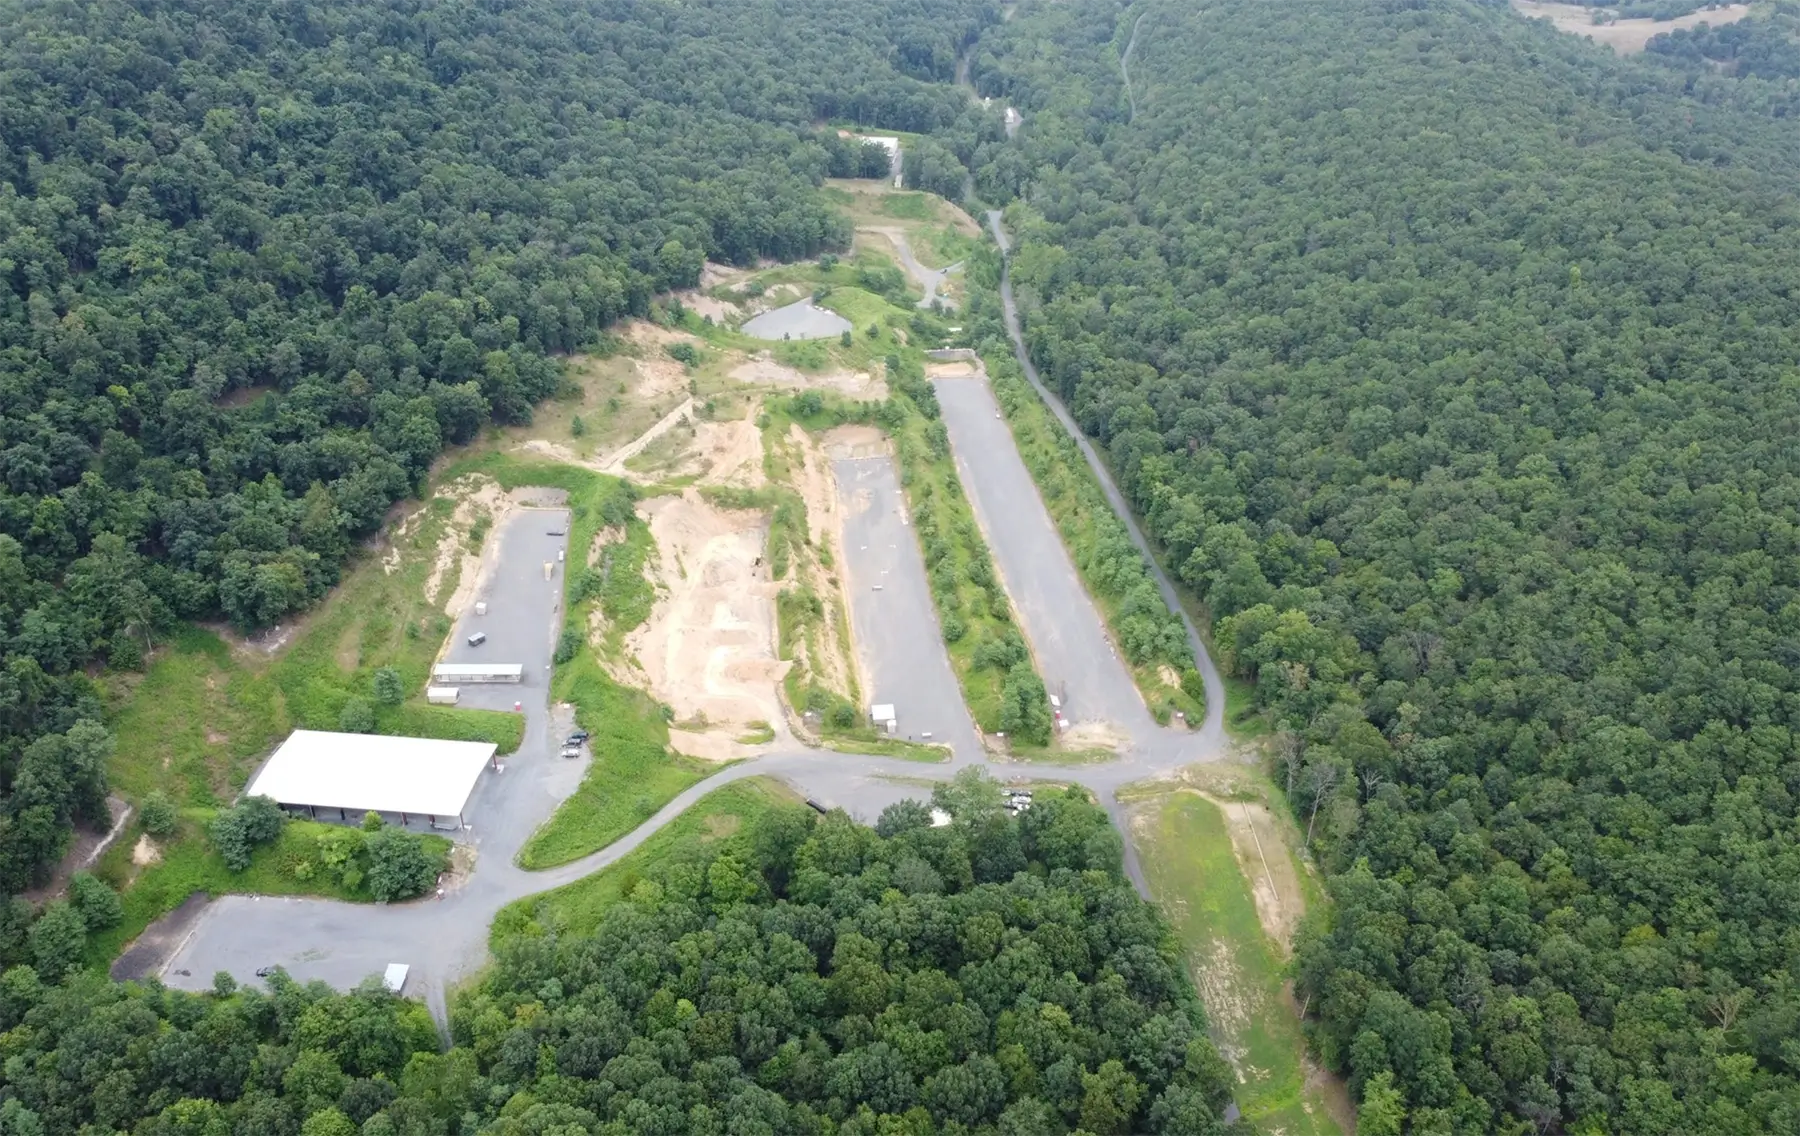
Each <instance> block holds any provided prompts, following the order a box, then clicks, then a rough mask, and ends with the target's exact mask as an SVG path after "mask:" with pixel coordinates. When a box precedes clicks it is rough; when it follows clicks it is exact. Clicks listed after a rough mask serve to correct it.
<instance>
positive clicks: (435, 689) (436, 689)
mask: <svg viewBox="0 0 1800 1136" xmlns="http://www.w3.org/2000/svg"><path fill="white" fill-rule="evenodd" d="M456 691H457V688H456V687H454V686H428V687H426V688H425V701H427V702H430V703H432V704H433V705H437V706H454V705H456Z"/></svg>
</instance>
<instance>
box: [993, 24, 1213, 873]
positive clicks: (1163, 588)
mask: <svg viewBox="0 0 1800 1136" xmlns="http://www.w3.org/2000/svg"><path fill="white" fill-rule="evenodd" d="M1140 18H1141V17H1140ZM987 220H988V230H989V231H990V232H992V233H993V234H994V243H996V244H998V245H999V246H1000V252H1001V255H1002V257H1005V256H1006V255H1007V254H1008V253H1010V252H1011V250H1012V242H1011V241H1009V240H1008V239H1007V237H1006V230H1005V229H1002V228H1001V227H1000V212H999V210H990V211H989V212H988V215H987ZM1001 263H1002V265H1003V266H1006V267H1004V268H1003V270H1002V272H1001V274H1000V308H1001V316H1002V318H1003V319H1004V320H1005V322H1006V334H1007V337H1008V338H1010V339H1011V340H1012V345H1013V355H1014V357H1016V358H1017V359H1018V360H1019V366H1020V368H1021V369H1023V370H1024V372H1025V378H1026V380H1027V381H1028V382H1030V383H1031V385H1032V387H1033V388H1034V389H1036V391H1037V392H1038V397H1039V398H1042V399H1043V400H1044V405H1045V406H1048V407H1049V408H1050V413H1051V414H1053V415H1055V416H1056V421H1057V422H1058V423H1060V424H1061V426H1062V428H1063V430H1064V432H1066V433H1067V434H1068V435H1069V437H1071V438H1073V439H1075V445H1076V446H1077V447H1078V448H1079V449H1080V450H1081V456H1082V457H1084V458H1086V459H1087V463H1088V468H1089V469H1091V470H1093V471H1094V476H1095V477H1096V478H1098V479H1099V480H1100V488H1101V489H1102V490H1104V491H1105V493H1106V500H1107V503H1108V504H1110V505H1111V506H1112V508H1113V512H1115V513H1117V514H1118V516H1119V519H1120V520H1121V521H1124V522H1125V531H1126V532H1128V533H1130V534H1131V543H1133V544H1135V545H1137V547H1138V551H1139V552H1141V553H1143V554H1144V559H1145V561H1147V562H1148V563H1149V565H1150V575H1151V576H1152V577H1154V578H1155V580H1156V587H1157V590H1158V591H1160V592H1161V593H1162V597H1163V602H1164V603H1166V604H1168V605H1169V610H1170V611H1173V612H1174V613H1175V614H1176V615H1178V616H1180V617H1181V624H1182V626H1183V627H1185V628H1186V629H1187V635H1188V646H1189V648H1191V649H1192V650H1193V652H1194V665H1195V667H1197V668H1198V669H1199V671H1200V677H1201V679H1202V680H1203V681H1204V682H1205V684H1206V721H1205V723H1204V724H1203V725H1202V726H1201V728H1200V731H1199V733H1200V737H1201V740H1202V741H1203V742H1204V743H1205V749H1206V752H1207V753H1209V754H1212V753H1217V752H1218V751H1220V750H1222V749H1223V748H1224V745H1225V681H1224V679H1222V678H1220V677H1219V668H1218V666H1217V665H1215V664H1214V663H1213V659H1212V655H1211V654H1210V653H1209V652H1208V651H1207V649H1206V641H1205V640H1204V639H1202V638H1201V637H1200V629H1199V628H1198V627H1195V626H1194V620H1193V618H1192V617H1191V616H1189V615H1188V613H1187V608H1185V607H1183V606H1182V604H1181V597H1180V596H1179V595H1177V594H1176V592H1175V585H1174V583H1173V581H1171V580H1170V579H1169V574H1168V573H1167V572H1165V571H1163V567H1162V565H1161V564H1160V563H1159V562H1158V561H1157V559H1156V556H1155V555H1154V554H1153V553H1152V552H1151V551H1150V542H1149V541H1148V540H1146V539H1144V530H1143V529H1142V527H1140V526H1139V525H1138V522H1137V517H1135V516H1133V515H1132V512H1131V507H1130V506H1129V505H1127V504H1126V502H1125V495H1124V494H1123V493H1120V492H1119V487H1118V486H1117V485H1114V484H1113V478H1112V471H1111V470H1110V469H1108V468H1107V467H1106V463H1105V462H1104V461H1102V460H1101V459H1100V455H1099V453H1098V452H1097V451H1096V450H1095V449H1094V444H1093V443H1092V442H1090V441H1088V438H1087V435H1086V434H1083V433H1082V432H1081V427H1079V426H1077V425H1076V424H1075V419H1074V417H1073V416H1072V415H1070V413H1069V408H1068V407H1066V406H1064V405H1063V404H1062V399H1060V398H1058V397H1057V396H1056V395H1055V394H1054V393H1053V392H1052V391H1051V390H1050V388H1049V387H1047V386H1045V385H1044V380H1043V379H1042V378H1041V377H1039V375H1038V371H1037V367H1036V366H1034V365H1033V364H1032V362H1031V356H1030V355H1029V354H1027V353H1026V351H1025V338H1024V335H1023V333H1022V332H1021V330H1020V327H1019V307H1018V305H1017V304H1016V303H1014V302H1013V290H1012V273H1011V268H1010V263H1011V262H1010V261H1009V260H1004V259H1003V260H1002V262H1001ZM1126 843H1127V844H1128V845H1129V843H1130V842H1129V841H1127V842H1126Z"/></svg>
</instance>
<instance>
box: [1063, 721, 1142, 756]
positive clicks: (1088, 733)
mask: <svg viewBox="0 0 1800 1136" xmlns="http://www.w3.org/2000/svg"><path fill="white" fill-rule="evenodd" d="M1130 742H1131V738H1130V737H1129V736H1128V735H1127V734H1126V733H1125V731H1123V730H1121V729H1119V728H1118V727H1117V726H1115V725H1113V724H1112V723H1111V722H1075V723H1072V724H1071V725H1070V726H1069V728H1068V729H1066V730H1064V731H1063V732H1062V734H1061V736H1060V739H1059V741H1058V742H1057V744H1058V746H1060V747H1061V748H1062V749H1113V750H1116V749H1122V748H1123V747H1125V746H1126V745H1128V744H1130Z"/></svg>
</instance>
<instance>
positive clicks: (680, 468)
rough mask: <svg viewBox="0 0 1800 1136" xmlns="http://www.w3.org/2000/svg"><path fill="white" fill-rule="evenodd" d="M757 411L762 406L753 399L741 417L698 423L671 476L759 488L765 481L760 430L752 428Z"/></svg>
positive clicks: (714, 483)
mask: <svg viewBox="0 0 1800 1136" xmlns="http://www.w3.org/2000/svg"><path fill="white" fill-rule="evenodd" d="M761 410H762V404H761V403H758V402H756V401H754V400H753V401H752V402H751V403H750V408H749V412H748V413H747V414H745V415H744V416H743V417H742V418H731V419H727V420H726V421H724V422H701V423H698V424H697V425H696V426H695V427H694V435H693V438H692V439H691V440H690V441H689V442H688V444H687V446H686V448H685V449H684V450H683V451H682V453H681V454H680V456H679V458H678V461H677V463H676V465H675V467H674V468H673V470H671V474H672V475H673V476H675V477H687V476H693V477H697V478H698V481H699V484H701V485H730V486H735V487H737V488H740V489H756V488H759V487H761V486H762V485H763V484H764V482H765V481H766V478H765V477H764V475H763V446H762V431H761V430H758V429H757V428H756V416H757V414H759V413H760V412H761Z"/></svg>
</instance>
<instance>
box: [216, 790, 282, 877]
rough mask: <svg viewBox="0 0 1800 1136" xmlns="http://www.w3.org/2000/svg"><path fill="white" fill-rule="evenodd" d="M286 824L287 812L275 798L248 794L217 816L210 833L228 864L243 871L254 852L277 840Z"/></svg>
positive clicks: (234, 869) (248, 864) (229, 866)
mask: <svg viewBox="0 0 1800 1136" xmlns="http://www.w3.org/2000/svg"><path fill="white" fill-rule="evenodd" d="M286 823H287V814H286V813H284V812H282V811H281V806H280V805H278V804H276V803H275V802H274V801H272V800H270V799H269V798H267V797H245V798H244V799H243V801H241V802H239V804H238V806H237V807H236V808H233V809H226V810H225V811H224V812H222V813H220V814H219V815H218V816H216V817H214V818H213V822H212V824H211V825H210V826H209V827H208V828H207V835H208V836H210V837H212V842H213V847H215V848H217V849H218V850H219V856H220V858H221V859H223V860H224V861H225V866H226V867H227V868H229V869H231V870H232V871H234V872H241V871H243V870H244V869H245V868H248V867H249V866H250V856H251V853H253V852H254V851H256V848H257V847H258V846H259V845H262V844H269V843H272V842H274V840H275V838H276V837H278V836H280V835H281V826H282V825H284V824H286Z"/></svg>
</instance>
